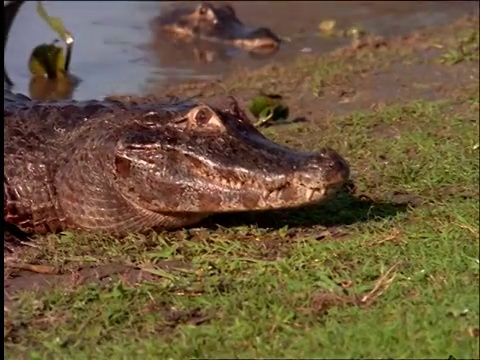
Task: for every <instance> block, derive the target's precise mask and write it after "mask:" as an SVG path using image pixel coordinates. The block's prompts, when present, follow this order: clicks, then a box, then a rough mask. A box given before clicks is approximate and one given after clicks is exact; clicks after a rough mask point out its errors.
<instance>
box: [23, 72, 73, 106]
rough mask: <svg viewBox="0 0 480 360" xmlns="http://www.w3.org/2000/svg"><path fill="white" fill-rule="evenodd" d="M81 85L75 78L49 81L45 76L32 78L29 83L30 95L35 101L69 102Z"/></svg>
mask: <svg viewBox="0 0 480 360" xmlns="http://www.w3.org/2000/svg"><path fill="white" fill-rule="evenodd" d="M79 83H80V80H79V79H78V78H76V77H75V76H73V75H72V76H66V77H61V78H57V79H49V78H47V77H45V76H32V78H31V79H30V83H29V87H28V90H29V95H30V97H31V98H32V99H34V100H68V99H72V98H73V92H74V90H75V88H76V87H77V86H78V84H79Z"/></svg>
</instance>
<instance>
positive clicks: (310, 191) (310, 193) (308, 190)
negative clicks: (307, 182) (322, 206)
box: [306, 188, 315, 201]
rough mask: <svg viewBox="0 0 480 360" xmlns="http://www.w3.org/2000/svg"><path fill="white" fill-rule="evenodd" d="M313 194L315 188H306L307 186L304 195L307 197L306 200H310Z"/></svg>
mask: <svg viewBox="0 0 480 360" xmlns="http://www.w3.org/2000/svg"><path fill="white" fill-rule="evenodd" d="M313 194H315V189H308V188H307V193H306V197H307V200H308V201H310V200H312V198H313Z"/></svg>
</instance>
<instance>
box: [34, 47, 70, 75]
mask: <svg viewBox="0 0 480 360" xmlns="http://www.w3.org/2000/svg"><path fill="white" fill-rule="evenodd" d="M28 67H29V69H30V73H31V74H32V75H33V76H46V77H48V78H49V79H58V78H62V77H64V76H65V71H64V68H65V56H64V54H63V49H62V48H61V47H58V46H55V45H53V44H42V45H39V46H37V47H36V48H35V49H33V51H32V54H31V55H30V60H29V63H28Z"/></svg>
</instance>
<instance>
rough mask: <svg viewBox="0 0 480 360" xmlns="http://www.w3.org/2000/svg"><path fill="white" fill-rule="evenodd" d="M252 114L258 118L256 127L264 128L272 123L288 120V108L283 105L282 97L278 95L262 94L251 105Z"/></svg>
mask: <svg viewBox="0 0 480 360" xmlns="http://www.w3.org/2000/svg"><path fill="white" fill-rule="evenodd" d="M249 109H250V112H251V113H252V115H253V116H255V117H256V118H257V120H258V121H257V122H256V123H255V126H263V125H265V124H267V123H268V122H270V121H276V120H280V119H286V118H288V113H289V111H288V107H286V106H284V105H282V97H281V96H280V95H276V94H262V95H260V96H258V97H256V98H254V99H253V100H252V101H251V103H250V107H249Z"/></svg>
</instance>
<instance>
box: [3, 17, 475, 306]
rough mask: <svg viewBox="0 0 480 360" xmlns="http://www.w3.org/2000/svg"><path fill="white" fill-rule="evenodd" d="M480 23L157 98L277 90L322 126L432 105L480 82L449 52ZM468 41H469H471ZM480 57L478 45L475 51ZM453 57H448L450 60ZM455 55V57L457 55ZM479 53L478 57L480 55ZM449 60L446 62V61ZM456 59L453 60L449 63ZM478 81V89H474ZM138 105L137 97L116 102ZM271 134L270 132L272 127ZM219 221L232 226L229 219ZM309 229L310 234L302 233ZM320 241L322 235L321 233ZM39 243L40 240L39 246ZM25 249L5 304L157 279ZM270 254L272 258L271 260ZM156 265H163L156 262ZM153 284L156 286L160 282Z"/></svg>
mask: <svg viewBox="0 0 480 360" xmlns="http://www.w3.org/2000/svg"><path fill="white" fill-rule="evenodd" d="M475 24H477V26H478V18H464V19H462V20H460V21H458V22H456V23H455V24H453V25H449V26H444V27H439V28H437V29H429V30H426V31H423V32H417V33H413V34H409V35H405V36H401V37H396V38H368V37H367V38H366V39H364V41H363V42H362V43H361V44H356V46H350V45H348V46H346V47H344V48H341V49H339V50H337V51H335V52H333V53H330V54H327V55H325V56H323V57H314V56H308V55H304V56H301V57H300V58H299V59H297V60H295V61H291V62H288V63H279V64H277V63H272V65H269V66H267V67H265V68H262V69H259V70H254V71H249V70H242V69H239V70H238V71H237V72H236V73H234V74H232V75H231V76H230V77H229V78H227V79H226V80H224V81H209V82H192V83H188V84H184V85H182V86H180V87H177V88H173V89H169V90H168V91H167V92H163V93H161V94H156V95H154V96H152V97H151V98H152V99H155V98H156V97H157V96H159V95H160V96H165V95H166V96H177V97H179V98H185V97H191V96H194V97H196V98H198V99H199V100H201V101H206V102H209V103H213V104H221V103H222V101H224V99H225V97H226V96H227V95H233V96H234V97H235V98H236V99H237V100H238V101H239V102H240V104H241V106H242V107H244V108H245V107H247V106H248V102H249V101H250V100H251V99H252V97H254V96H255V95H256V94H258V93H259V91H264V92H267V93H277V94H281V95H282V96H283V97H284V100H285V102H286V103H287V104H288V105H289V107H290V114H291V116H290V118H291V119H292V121H291V122H300V121H303V122H307V123H309V124H315V125H316V126H322V123H324V122H328V121H331V119H333V118H334V117H335V116H339V115H347V114H349V113H351V112H353V111H359V110H364V109H377V108H382V107H385V106H387V105H389V104H396V103H406V102H408V101H412V100H417V99H422V100H434V99H442V98H445V97H447V96H448V97H455V96H456V94H457V93H458V92H460V91H463V90H464V89H465V88H468V87H472V86H475V83H477V84H478V78H479V69H478V60H477V61H462V59H457V60H458V62H457V63H455V65H454V66H448V65H446V64H445V62H448V61H450V60H449V58H448V57H446V56H447V55H448V52H449V51H450V50H451V49H455V48H456V47H458V46H459V41H463V40H459V38H458V37H456V36H455V37H451V36H450V34H452V33H453V32H458V33H462V34H463V33H464V32H468V31H469V30H471V29H472V28H474V27H475ZM465 41H466V40H465ZM471 51H473V52H475V51H476V52H477V54H478V48H477V49H473V50H471ZM445 54H447V55H445ZM452 56H453V55H452ZM477 56H478V55H477ZM442 59H443V60H442ZM451 61H452V62H455V59H453V60H451ZM472 84H473V85H472ZM116 98H121V99H123V100H127V101H136V97H135V96H124V97H116ZM266 131H267V133H268V131H269V129H267V130H266ZM276 131H277V132H278V133H280V134H281V135H282V134H283V135H285V137H284V138H285V142H286V143H289V138H291V137H292V136H295V134H293V135H288V131H289V129H288V127H285V126H282V125H278V127H276ZM372 131H374V133H375V134H376V136H378V137H382V138H392V137H395V136H396V134H397V132H398V129H396V128H395V127H392V126H388V125H385V124H379V126H378V127H375V128H374V129H372ZM415 201H416V199H415V198H409V197H408V194H407V195H405V194H403V195H402V194H397V202H398V205H399V206H402V205H406V204H410V205H412V204H413V205H415ZM219 221H220V224H222V222H223V224H228V220H227V221H225V218H223V219H220V220H219ZM302 231H307V230H302ZM325 231H326V232H328V233H329V235H330V236H333V237H338V238H339V239H340V238H341V236H342V234H341V232H340V233H337V232H336V227H335V226H331V227H328V228H327V229H326V230H325ZM318 236H319V237H321V236H322V233H319V235H318ZM33 246H35V243H34V245H33ZM265 246H266V257H268V256H273V257H274V256H276V253H275V252H276V251H278V249H276V248H275V247H274V246H273V247H270V248H269V246H268V244H266V245H265ZM24 251H28V252H31V251H35V249H32V248H31V247H30V246H25V247H19V248H17V249H16V250H15V251H14V253H11V252H10V251H7V252H5V253H4V261H5V270H4V280H5V282H4V300H5V301H6V304H7V306H8V300H9V298H10V297H11V296H12V295H15V294H16V293H17V292H19V291H26V290H40V291H47V290H48V289H50V288H52V287H53V286H59V285H60V286H62V287H66V288H70V287H75V286H77V285H79V284H85V283H87V282H100V283H107V282H108V281H109V280H110V279H112V277H113V276H120V277H122V278H124V279H126V280H127V281H129V282H138V281H143V280H149V281H154V280H155V279H156V278H155V276H153V275H152V274H149V273H146V272H144V271H142V270H140V269H138V268H136V267H135V266H134V265H129V264H103V265H100V266H94V265H89V264H73V265H71V266H67V267H65V268H56V267H55V266H49V265H48V264H24V263H22V260H21V259H22V256H23V255H22V254H23V252H24ZM269 252H271V253H272V254H273V255H272V254H270V255H269ZM157 265H158V264H157ZM162 266H164V267H165V268H166V269H168V268H169V267H172V266H173V267H175V268H185V267H186V268H188V266H189V265H188V264H184V263H172V262H169V261H165V262H164V264H163V265H162ZM155 281H158V279H157V280H155Z"/></svg>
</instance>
